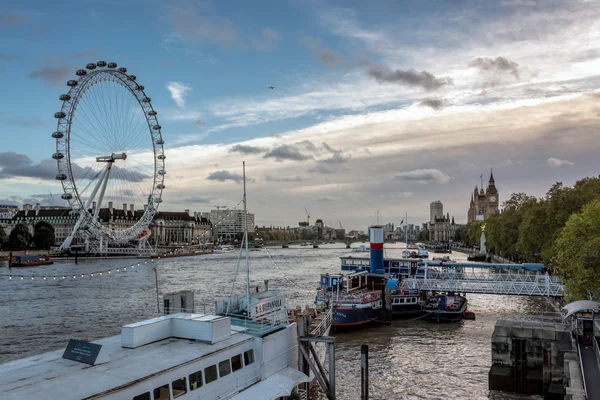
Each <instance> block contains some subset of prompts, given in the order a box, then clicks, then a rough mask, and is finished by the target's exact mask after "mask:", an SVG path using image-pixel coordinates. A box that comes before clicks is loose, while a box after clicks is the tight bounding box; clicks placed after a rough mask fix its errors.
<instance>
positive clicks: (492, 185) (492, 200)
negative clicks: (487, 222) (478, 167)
mask: <svg viewBox="0 0 600 400" xmlns="http://www.w3.org/2000/svg"><path fill="white" fill-rule="evenodd" d="M485 197H486V200H487V201H486V203H487V204H486V207H485V214H484V215H485V216H484V218H486V219H487V218H488V217H490V216H492V215H494V214H498V204H499V202H500V200H499V199H498V197H499V196H498V189H496V181H494V174H493V172H492V171H491V170H490V180H489V182H488V187H487V189H486V190H485Z"/></svg>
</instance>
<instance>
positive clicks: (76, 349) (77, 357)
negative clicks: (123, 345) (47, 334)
mask: <svg viewBox="0 0 600 400" xmlns="http://www.w3.org/2000/svg"><path fill="white" fill-rule="evenodd" d="M100 350H102V345H100V344H94V343H89V342H84V341H83V340H74V339H70V340H69V344H68V345H67V349H66V350H65V352H64V354H63V356H62V358H66V359H67V360H73V361H77V362H80V363H84V364H89V365H95V364H96V359H97V358H98V354H100Z"/></svg>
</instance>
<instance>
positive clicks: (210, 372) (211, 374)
mask: <svg viewBox="0 0 600 400" xmlns="http://www.w3.org/2000/svg"><path fill="white" fill-rule="evenodd" d="M217 378H218V376H217V366H216V365H211V366H210V367H206V368H204V380H205V382H206V384H207V385H208V384H209V383H211V382H214V381H216V380H217Z"/></svg>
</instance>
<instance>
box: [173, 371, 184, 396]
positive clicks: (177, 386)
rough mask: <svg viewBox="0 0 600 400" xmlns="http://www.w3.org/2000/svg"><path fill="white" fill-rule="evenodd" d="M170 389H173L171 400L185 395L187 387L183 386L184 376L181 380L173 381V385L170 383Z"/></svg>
mask: <svg viewBox="0 0 600 400" xmlns="http://www.w3.org/2000/svg"><path fill="white" fill-rule="evenodd" d="M171 389H173V398H174V399H176V398H178V397H179V396H183V395H184V394H186V393H187V387H186V384H185V376H184V377H183V378H179V379H177V380H176V381H173V383H171Z"/></svg>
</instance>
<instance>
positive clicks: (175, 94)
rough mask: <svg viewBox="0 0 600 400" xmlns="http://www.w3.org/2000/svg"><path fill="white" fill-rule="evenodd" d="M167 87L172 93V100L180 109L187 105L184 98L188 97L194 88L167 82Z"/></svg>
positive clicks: (179, 83)
mask: <svg viewBox="0 0 600 400" xmlns="http://www.w3.org/2000/svg"><path fill="white" fill-rule="evenodd" d="M165 87H166V88H167V89H168V90H169V92H170V93H171V98H172V99H173V101H174V102H175V104H177V105H178V106H179V107H183V106H184V105H185V100H184V97H185V96H187V94H188V92H191V91H192V88H191V87H189V86H187V85H186V84H185V83H182V82H167V84H166V85H165Z"/></svg>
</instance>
